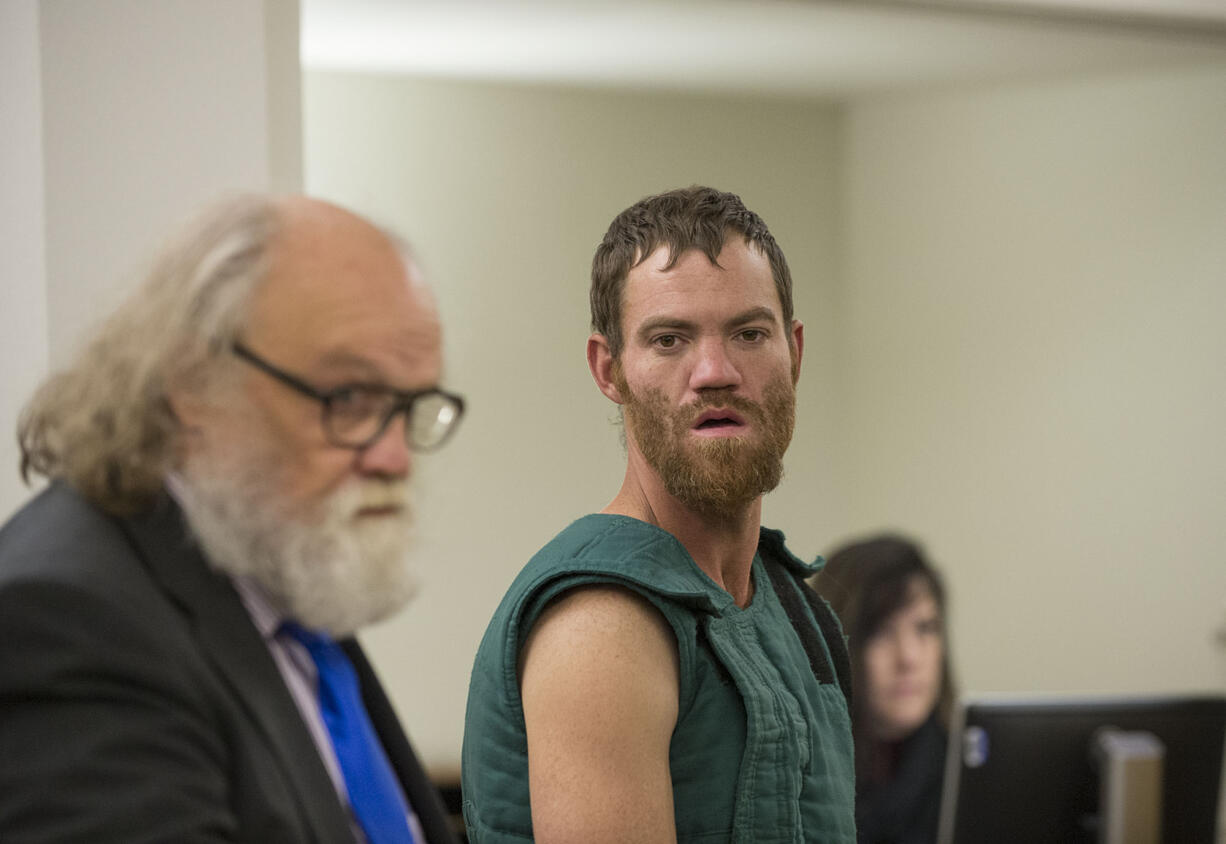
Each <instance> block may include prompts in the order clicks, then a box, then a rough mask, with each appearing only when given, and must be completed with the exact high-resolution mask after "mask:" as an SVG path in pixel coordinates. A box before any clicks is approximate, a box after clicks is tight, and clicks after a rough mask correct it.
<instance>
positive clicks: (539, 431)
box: [304, 68, 1226, 768]
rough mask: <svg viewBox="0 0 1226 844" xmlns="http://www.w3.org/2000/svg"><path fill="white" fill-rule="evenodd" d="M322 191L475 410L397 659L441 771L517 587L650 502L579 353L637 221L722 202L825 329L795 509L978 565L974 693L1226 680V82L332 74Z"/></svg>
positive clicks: (814, 532) (969, 661) (431, 533)
mask: <svg viewBox="0 0 1226 844" xmlns="http://www.w3.org/2000/svg"><path fill="white" fill-rule="evenodd" d="M304 84H305V96H304V103H305V138H306V140H305V168H306V180H307V185H308V188H309V189H310V190H311V191H313V192H316V193H319V194H321V195H324V196H329V197H332V198H335V199H337V200H339V201H342V202H345V203H348V204H350V205H353V206H355V207H357V208H359V209H361V210H363V211H366V212H367V213H371V214H374V215H375V216H376V217H378V218H379V219H381V220H383V221H385V222H387V223H389V224H391V225H393V226H394V227H396V228H398V229H401V230H403V231H404V232H406V233H408V234H409V235H410V236H411V237H412V238H413V239H414V240H415V241H416V242H417V243H418V244H419V245H420V251H421V254H422V259H423V262H424V263H425V265H426V267H427V269H428V271H429V273H430V275H431V276H432V277H433V278H434V280H435V282H436V284H437V286H438V289H439V292H440V298H441V303H442V307H443V311H444V318H445V320H446V323H447V326H448V330H449V335H448V338H447V350H448V358H449V366H450V373H449V377H448V381H449V383H450V384H451V385H452V386H454V387H456V388H457V389H460V390H463V391H464V392H465V393H466V394H467V395H468V397H469V399H470V401H471V406H472V413H471V416H470V417H469V418H468V419H467V420H466V422H465V427H464V429H463V431H462V432H461V434H460V435H459V436H458V437H457V439H456V440H455V442H454V443H453V444H452V445H451V446H449V447H448V449H446V450H445V451H444V452H441V453H439V454H437V455H433V456H430V457H427V458H423V459H422V460H421V461H420V466H419V469H420V471H419V476H420V477H421V478H422V480H423V484H422V486H423V501H422V506H421V511H422V523H421V528H420V537H419V542H418V546H417V550H416V552H415V554H416V559H417V561H418V563H419V565H420V566H421V567H422V568H423V570H424V576H425V580H426V587H425V590H424V591H423V593H422V595H421V597H420V598H419V600H418V601H417V602H416V603H415V604H414V605H413V606H411V607H410V608H409V610H408V611H407V612H406V613H405V614H404V615H402V616H401V617H400V618H398V619H396V620H394V621H392V622H390V623H388V624H386V625H384V626H382V627H381V628H379V629H377V630H375V631H373V632H372V633H371V634H370V635H369V636H368V637H367V639H368V641H369V643H370V644H371V646H372V649H373V652H374V657H375V659H376V661H377V662H378V664H379V666H380V669H381V671H382V672H383V673H384V674H385V675H386V678H387V680H388V682H389V685H390V687H391V690H392V694H393V696H394V698H395V700H396V703H397V706H398V708H399V709H400V710H401V713H402V714H403V715H404V716H405V718H406V719H407V721H408V723H409V724H410V725H411V728H412V730H413V732H414V735H415V739H416V741H417V742H418V743H419V744H420V745H421V749H422V751H423V755H424V756H425V757H426V759H427V761H428V762H430V763H431V764H432V765H434V766H435V767H436V768H445V767H448V766H450V765H454V763H455V761H456V758H457V752H458V746H459V741H460V735H461V729H462V713H463V707H464V693H465V689H466V686H467V679H468V669H469V666H470V663H471V659H472V655H473V652H474V651H475V649H476V646H477V643H478V641H479V637H480V635H481V633H482V631H483V629H484V626H485V624H486V621H487V620H488V618H489V615H490V613H491V612H492V610H493V608H494V606H495V604H496V602H497V600H498V599H499V597H500V596H501V594H502V591H503V589H504V588H505V586H506V585H507V583H508V582H509V581H510V579H511V578H512V576H513V575H514V573H515V572H516V571H517V570H518V568H519V567H520V566H521V565H522V564H523V563H524V562H525V561H526V559H527V558H528V556H529V555H531V553H533V551H535V550H536V549H537V548H538V547H539V546H540V545H541V544H542V543H543V542H544V541H546V540H547V539H548V538H549V537H550V536H551V535H552V534H553V533H554V532H555V531H556V530H558V529H559V528H560V527H562V526H563V525H564V524H566V523H567V522H568V521H570V520H571V519H573V518H575V517H577V516H579V515H581V514H583V513H585V512H588V511H590V510H593V509H597V508H599V507H601V506H602V505H603V504H604V503H605V502H606V501H607V500H608V498H609V497H610V496H611V495H612V493H613V491H614V489H615V487H616V485H617V484H618V482H619V481H620V477H621V471H622V465H623V464H622V454H621V449H620V446H619V444H618V440H617V432H616V429H615V427H614V426H613V425H612V424H611V423H610V420H611V419H612V418H613V410H612V408H611V406H610V405H609V404H608V403H607V402H606V401H605V400H604V399H603V398H602V397H601V396H600V395H599V394H598V393H597V391H596V390H595V388H594V387H593V386H592V384H591V381H590V378H589V376H588V373H587V370H586V366H585V363H584V359H583V344H584V339H585V337H586V334H587V327H586V322H587V310H586V298H585V297H586V279H587V271H588V262H589V260H590V255H591V251H592V249H593V247H594V245H595V243H596V242H597V240H598V239H599V237H600V236H601V234H602V233H603V230H604V228H605V226H606V225H607V223H608V220H609V219H610V218H611V216H612V215H613V214H614V213H616V212H617V211H618V210H620V209H621V208H623V207H624V206H625V205H627V204H629V203H630V202H632V201H634V200H635V199H637V198H639V197H640V196H642V195H644V194H646V193H649V192H654V191H657V190H659V189H662V188H665V187H669V186H674V185H680V184H687V183H691V182H710V183H713V184H716V185H719V186H721V187H725V188H727V189H731V190H734V191H739V192H741V193H742V194H743V195H744V196H745V198H746V200H747V201H748V202H749V204H750V205H751V206H753V207H755V208H757V209H758V210H760V211H761V212H762V214H763V215H764V216H765V217H766V219H767V221H768V223H770V224H771V226H772V228H773V229H774V230H775V232H776V234H777V235H778V236H779V238H780V240H781V241H782V243H783V245H784V247H785V249H786V250H787V253H788V255H789V258H790V260H791V261H792V263H793V267H794V269H795V271H796V274H797V277H798V285H797V287H798V289H797V303H798V307H797V311H798V315H799V316H800V317H801V318H802V319H804V320H805V321H806V322H807V324H808V341H809V346H808V353H807V355H806V365H805V371H804V373H803V375H802V383H801V389H802V401H801V407H800V427H799V429H798V432H797V437H796V441H795V443H794V446H793V448H792V450H791V452H790V453H789V459H788V478H787V480H786V481H785V484H784V486H783V487H781V489H780V490H779V491H777V492H776V493H775V494H774V495H772V496H771V497H770V498H769V499H768V505H767V521H768V522H769V523H773V524H775V525H777V526H780V527H782V528H784V529H785V530H786V531H787V532H788V534H789V536H791V537H792V538H793V540H794V545H795V546H796V549H797V550H798V551H799V552H801V553H802V554H803V555H812V554H814V553H816V552H818V551H821V550H829V549H830V548H831V547H832V546H833V545H834V544H835V543H837V542H838V541H840V540H843V539H845V538H848V537H850V536H855V535H858V534H861V533H863V532H866V531H869V530H872V529H875V528H879V527H891V528H899V529H903V530H906V531H909V532H912V533H913V534H915V535H916V536H918V537H919V538H920V539H922V540H924V541H925V542H926V543H927V544H928V545H929V547H930V549H931V551H932V554H933V556H934V557H935V558H936V559H937V560H938V561H939V562H940V564H942V565H943V567H944V568H945V569H946V571H947V572H948V575H949V579H950V581H951V588H952V593H953V600H954V618H953V623H954V629H953V634H954V639H955V646H956V647H955V650H956V657H957V664H958V667H959V669H960V672H961V677H962V681H963V686H964V687H965V688H968V689H973V690H981V691H986V690H1021V691H1055V690H1077V691H1129V692H1136V691H1155V690H1175V689H1179V690H1184V689H1219V690H1220V689H1221V688H1222V687H1223V685H1224V681H1226V664H1224V661H1223V657H1222V654H1221V651H1220V650H1218V649H1217V648H1216V647H1215V646H1214V645H1213V644H1212V635H1213V631H1214V630H1215V628H1216V627H1217V625H1218V624H1219V623H1220V622H1221V621H1222V616H1223V613H1224V606H1223V602H1224V600H1226V566H1224V565H1223V564H1222V563H1223V561H1222V558H1221V549H1222V548H1224V547H1226V519H1223V518H1221V516H1220V513H1221V511H1222V509H1223V505H1224V504H1226V460H1224V447H1223V445H1222V436H1221V432H1222V431H1223V430H1226V383H1224V381H1226V367H1223V366H1222V365H1221V361H1222V360H1223V359H1226V354H1224V353H1226V348H1224V346H1226V341H1224V340H1223V339H1222V335H1223V334H1224V332H1222V331H1221V330H1220V329H1219V328H1218V326H1219V324H1220V323H1221V321H1222V319H1221V318H1222V315H1223V314H1226V284H1223V281H1226V278H1224V275H1226V273H1224V269H1226V238H1224V237H1222V221H1223V220H1226V150H1224V149H1223V147H1222V145H1221V144H1220V139H1221V138H1222V137H1226V70H1224V69H1222V68H1218V69H1210V70H1189V71H1180V72H1164V73H1150V74H1144V75H1138V76H1130V77H1129V76H1121V77H1115V78H1100V79H1092V80H1071V81H1068V82H1064V83H1059V84H1056V83H1047V84H1043V85H1030V86H1013V87H997V88H981V89H967V90H962V91H953V92H946V93H941V94H932V95H928V96H923V97H908V98H894V99H888V98H883V99H879V100H864V101H857V102H852V103H849V104H845V105H844V106H841V107H838V108H835V107H832V106H829V105H822V104H818V103H806V102H802V101H791V102H789V101H778V102H763V101H747V100H725V99H719V98H704V97H685V96H670V95H652V96H638V95H630V94H615V93H607V92H604V93H591V92H581V91H564V90H547V89H533V88H516V87H511V86H506V87H499V86H495V85H483V84H476V83H471V84H470V83H454V82H440V81H421V80H407V79H397V78H390V77H373V76H358V75H344V74H333V73H308V74H307V75H306V77H305V80H304Z"/></svg>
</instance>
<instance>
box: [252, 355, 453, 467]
mask: <svg viewBox="0 0 1226 844" xmlns="http://www.w3.org/2000/svg"><path fill="white" fill-rule="evenodd" d="M230 351H231V352H233V353H234V355H235V357H237V358H238V359H239V360H242V361H245V362H246V363H248V364H250V365H252V366H254V367H255V368H256V369H258V370H260V371H261V372H263V373H264V374H265V375H269V376H271V377H272V378H274V379H275V380H277V381H280V382H281V383H282V384H284V385H285V386H287V387H289V388H290V389H292V390H294V391H296V392H298V393H299V394H301V395H304V396H307V397H308V398H312V399H315V401H317V402H319V404H320V408H319V409H320V416H319V424H320V427H322V428H323V432H324V436H325V437H326V438H327V439H328V442H329V443H331V444H332V445H334V446H336V447H338V448H350V449H353V450H354V451H362V450H363V449H367V448H370V447H371V446H372V445H374V444H375V443H376V442H378V441H379V438H380V437H382V436H383V435H384V434H385V433H387V426H388V425H390V424H392V420H393V419H395V418H396V416H397V415H398V414H404V420H405V438H404V440H405V444H406V445H408V447H409V448H411V449H412V450H413V451H418V452H431V451H434V450H435V449H438V448H441V447H442V446H443V445H444V444H445V443H446V442H447V441H448V440H449V439H451V435H452V434H453V433H454V432H455V429H456V427H457V426H458V425H459V422H460V419H461V417H463V416H464V397H463V396H461V395H458V394H456V393H452V392H449V391H447V390H444V389H441V388H439V387H428V388H426V389H424V390H397V389H395V388H394V387H388V386H385V385H382V384H345V385H342V386H340V387H336V388H335V389H332V390H320V389H319V388H317V387H312V386H311V385H310V384H308V383H307V382H306V381H304V380H303V379H301V378H299V377H298V376H297V375H294V374H293V373H290V372H286V371H285V370H284V369H281V368H280V367H278V366H276V365H275V364H273V363H270V362H269V361H267V360H265V359H264V358H262V357H260V356H259V355H257V354H256V353H255V352H253V351H252V350H251V349H250V348H249V347H248V346H247V345H245V344H244V343H243V342H242V341H241V340H235V341H234V342H233V343H231V344H230ZM354 387H361V388H362V389H364V390H370V391H372V392H376V393H382V394H384V395H390V396H392V397H393V398H394V399H395V401H394V402H392V404H391V406H390V408H389V409H388V411H387V413H386V414H385V415H384V417H383V419H382V420H381V421H380V422H379V425H378V427H377V428H376V429H375V432H374V433H373V434H372V435H371V436H370V437H368V438H367V439H366V440H364V441H363V442H362V443H361V444H354V443H347V442H340V441H339V440H338V439H337V437H336V435H335V433H334V432H333V430H332V426H331V425H329V424H328V419H329V418H330V414H331V412H332V410H331V408H332V402H334V401H335V400H336V397H337V395H339V394H340V393H342V392H344V391H346V390H352V389H353V388H354ZM424 396H442V397H443V398H445V399H446V400H447V401H449V402H450V403H451V404H452V405H453V406H454V407H455V411H456V415H455V419H454V420H452V422H451V423H450V424H449V425H448V426H447V429H446V431H444V432H443V437H442V439H440V440H439V441H438V442H437V443H435V444H434V445H430V446H421V445H417V444H415V443H413V442H412V439H411V437H410V432H411V430H412V425H410V424H409V416H410V414H412V412H413V405H414V403H415V402H416V401H417V400H418V399H420V398H422V397H424Z"/></svg>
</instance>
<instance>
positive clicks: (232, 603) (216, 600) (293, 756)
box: [124, 496, 352, 842]
mask: <svg viewBox="0 0 1226 844" xmlns="http://www.w3.org/2000/svg"><path fill="white" fill-rule="evenodd" d="M124 527H125V529H126V530H127V532H128V534H129V536H131V537H132V539H133V541H134V542H135V544H136V546H137V548H138V550H139V551H140V553H141V555H142V557H143V558H144V560H145V561H146V562H147V564H148V566H149V570H150V572H151V573H152V574H153V577H154V579H155V580H156V581H157V582H158V583H159V584H161V586H162V588H163V589H165V590H166V592H167V593H168V594H169V595H170V597H171V598H172V599H173V600H174V602H175V603H176V604H178V605H179V606H180V607H181V608H182V609H183V611H184V612H185V613H186V614H187V615H188V617H189V618H190V619H191V622H192V625H193V628H194V630H195V633H196V637H197V640H198V641H199V643H200V649H201V651H202V652H203V653H204V654H205V656H206V657H207V658H208V660H209V661H210V663H211V664H212V666H213V667H214V669H215V670H216V672H217V674H218V675H219V676H220V677H221V678H222V680H223V681H224V682H225V684H226V685H227V686H229V688H230V689H231V691H232V692H233V693H234V696H235V698H237V699H238V701H239V702H240V704H241V705H242V707H243V709H244V710H245V711H246V712H247V714H248V715H249V716H250V718H251V720H252V721H253V722H254V723H255V724H256V725H257V726H258V728H259V730H260V732H262V733H263V734H264V736H265V738H266V740H267V741H268V745H269V747H270V749H271V750H272V753H273V755H274V756H275V757H276V758H277V759H278V761H279V762H280V765H281V769H282V773H283V774H284V776H285V778H286V780H287V781H289V782H290V783H291V784H292V786H293V788H294V791H295V793H296V795H297V797H298V805H299V809H300V810H301V812H302V815H303V816H304V817H306V818H307V819H308V821H309V824H310V826H311V828H312V829H313V830H314V832H315V834H316V836H317V837H318V839H319V840H320V841H325V842H334V841H347V840H350V839H351V838H352V830H351V829H350V826H349V819H348V817H347V815H346V813H345V810H344V808H343V807H342V806H341V803H340V800H339V799H338V797H337V795H336V789H335V787H334V786H333V784H332V780H331V779H330V778H329V776H328V772H327V769H326V768H325V767H324V765H323V762H322V761H321V760H320V758H319V753H318V751H317V750H316V748H315V743H314V740H313V739H312V738H311V734H310V732H309V731H308V730H307V728H306V725H305V724H304V723H303V721H302V716H301V714H300V713H299V711H298V707H297V705H296V704H295V703H294V699H293V697H292V696H291V695H290V693H289V690H288V688H286V686H285V682H284V680H283V679H282V677H281V674H280V671H278V669H277V665H276V663H275V662H274V661H273V659H272V655H271V654H270V653H269V652H268V647H267V645H266V644H265V642H264V639H263V637H262V636H261V635H260V633H259V631H258V630H256V628H255V625H254V624H252V622H251V619H250V617H249V616H248V614H247V610H246V608H245V607H244V606H243V603H242V601H241V600H240V599H239V597H238V594H237V593H236V592H235V591H234V588H233V586H231V585H230V581H229V580H228V579H227V578H226V577H224V576H222V575H220V574H218V573H216V572H214V571H212V570H211V569H210V568H209V567H208V564H207V563H206V562H205V560H204V557H203V556H202V555H201V553H200V551H199V549H198V548H197V547H196V545H195V543H194V542H193V541H192V540H191V538H190V536H189V534H188V531H187V529H186V526H185V524H184V521H183V517H182V514H181V512H180V510H179V508H178V506H177V505H176V504H174V502H173V501H172V500H171V499H170V498H169V497H166V496H164V497H163V498H162V500H161V501H160V502H159V504H158V506H157V507H155V508H154V510H153V511H152V512H151V513H150V514H149V515H148V516H145V517H141V518H136V519H130V520H125V522H124Z"/></svg>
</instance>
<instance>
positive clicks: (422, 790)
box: [341, 639, 456, 844]
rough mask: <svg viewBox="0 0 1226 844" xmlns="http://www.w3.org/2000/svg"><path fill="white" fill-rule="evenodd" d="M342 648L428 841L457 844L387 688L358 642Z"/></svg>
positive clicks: (367, 708)
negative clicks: (380, 680)
mask: <svg viewBox="0 0 1226 844" xmlns="http://www.w3.org/2000/svg"><path fill="white" fill-rule="evenodd" d="M341 647H342V648H344V650H345V654H346V655H347V656H348V657H349V661H350V662H352V663H353V668H354V671H356V672H357V675H358V682H359V684H360V685H361V687H362V702H363V704H364V705H365V706H366V712H367V714H368V715H370V720H371V723H372V724H373V725H374V727H375V732H376V733H378V735H379V741H380V743H381V744H382V745H383V749H384V751H385V752H386V753H387V758H388V760H389V761H390V762H391V763H392V767H393V768H394V769H395V771H396V776H397V777H398V778H399V779H400V785H401V787H402V788H403V789H404V793H405V796H406V797H408V798H409V803H410V804H411V805H412V806H413V811H414V812H415V813H416V814H417V820H418V821H419V822H420V823H421V828H422V832H424V833H425V834H426V840H427V841H428V842H429V843H430V844H453V842H455V840H456V839H455V835H454V833H453V832H452V830H451V821H450V820H449V818H448V816H447V809H446V807H445V806H443V801H442V798H440V796H439V793H438V789H437V788H436V787H435V785H434V783H433V782H431V781H430V778H429V777H428V776H427V775H426V772H425V770H424V769H423V768H422V767H421V763H420V762H419V761H418V759H417V754H415V753H414V752H413V747H412V745H411V744H410V743H409V738H408V736H406V735H405V734H404V730H403V729H402V728H401V726H400V720H399V719H398V718H397V717H396V711H395V709H394V708H393V707H392V703H391V701H390V700H388V698H387V694H386V693H385V692H384V691H383V685H382V684H381V683H380V682H379V678H378V677H377V676H376V675H375V671H374V668H373V667H372V666H371V664H370V661H369V660H367V659H366V654H365V653H363V652H362V648H361V647H360V646H359V645H358V643H357V641H356V640H355V639H347V640H345V641H344V642H342V643H341Z"/></svg>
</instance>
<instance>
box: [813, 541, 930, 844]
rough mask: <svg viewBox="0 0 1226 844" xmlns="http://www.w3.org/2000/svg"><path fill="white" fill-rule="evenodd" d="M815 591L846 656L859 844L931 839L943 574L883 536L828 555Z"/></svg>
mask: <svg viewBox="0 0 1226 844" xmlns="http://www.w3.org/2000/svg"><path fill="white" fill-rule="evenodd" d="M814 587H815V588H816V589H817V591H818V593H819V594H820V595H821V596H822V597H823V598H825V599H826V600H827V601H829V602H830V605H831V607H832V608H833V609H834V611H835V613H837V614H838V616H839V618H840V619H841V620H842V622H843V631H844V633H846V634H847V646H848V650H849V651H850V655H851V667H852V688H853V699H854V703H853V710H852V735H853V736H854V738H855V745H856V825H857V830H858V839H859V841H860V844H921V842H924V843H925V844H926V843H927V842H932V841H935V840H936V833H937V821H938V816H939V814H940V804H941V781H942V775H943V773H944V765H945V744H946V739H947V736H948V728H949V714H950V709H951V708H952V706H953V697H954V691H953V676H952V674H951V672H950V669H949V649H948V646H947V645H948V643H947V640H946V635H945V589H944V586H943V584H942V582H941V576H940V574H939V573H938V572H937V571H936V569H934V568H933V567H932V566H931V565H930V564H929V563H928V561H927V560H926V559H925V558H924V554H923V551H922V550H921V548H920V547H919V546H918V545H916V544H915V543H914V542H911V541H909V540H907V539H904V538H902V537H899V536H890V535H883V536H876V537H873V538H870V539H866V540H863V541H860V542H855V543H853V544H850V545H847V546H844V547H842V548H840V549H839V550H837V551H835V552H834V553H832V554H831V555H830V556H829V557H828V558H827V561H826V567H825V568H824V569H823V570H822V572H821V574H819V575H818V577H817V579H816V580H815V581H814Z"/></svg>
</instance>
